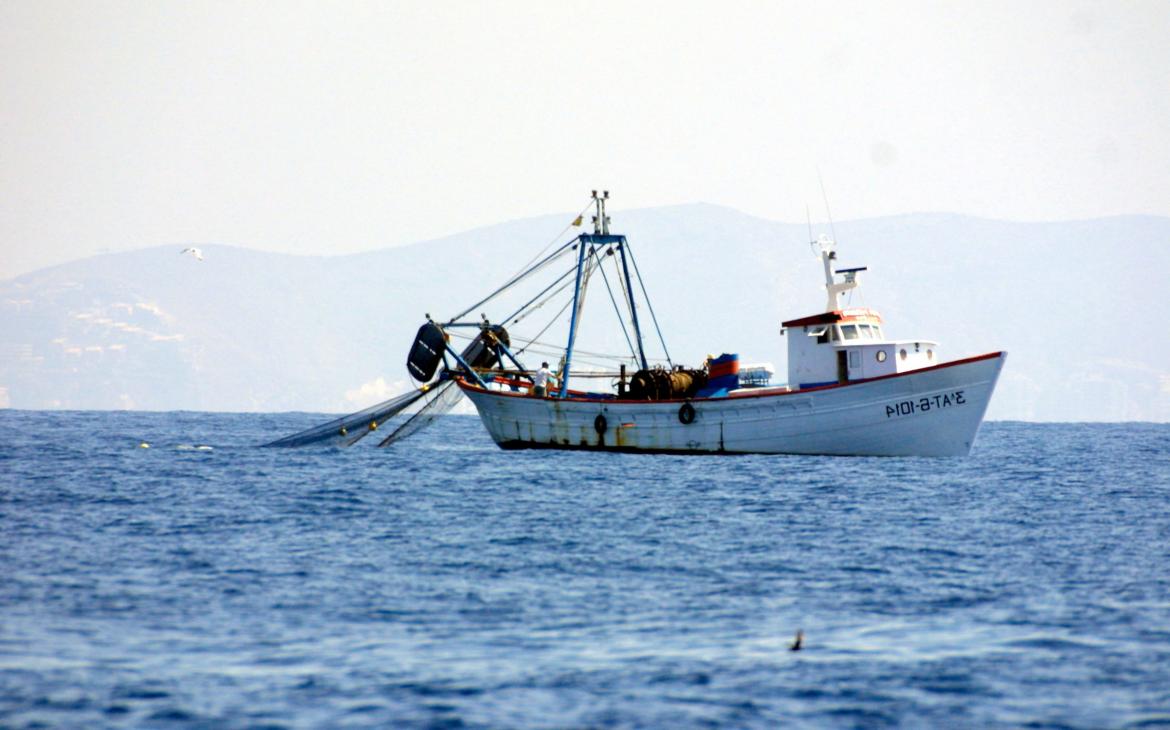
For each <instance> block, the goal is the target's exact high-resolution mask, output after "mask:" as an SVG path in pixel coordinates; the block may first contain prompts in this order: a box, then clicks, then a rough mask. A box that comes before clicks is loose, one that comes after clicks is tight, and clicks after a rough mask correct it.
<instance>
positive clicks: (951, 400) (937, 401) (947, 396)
mask: <svg viewBox="0 0 1170 730" xmlns="http://www.w3.org/2000/svg"><path fill="white" fill-rule="evenodd" d="M966 402H967V399H966V398H964V397H963V391H961V390H956V391H954V392H953V393H942V394H939V395H931V396H927V397H925V398H919V399H918V400H904V401H901V402H900V403H894V404H893V405H889V406H886V418H893V417H894V416H912V415H914V414H915V413H927V412H928V411H932V410H935V409H938V408H950V407H951V406H961V405H963V404H965V403H966Z"/></svg>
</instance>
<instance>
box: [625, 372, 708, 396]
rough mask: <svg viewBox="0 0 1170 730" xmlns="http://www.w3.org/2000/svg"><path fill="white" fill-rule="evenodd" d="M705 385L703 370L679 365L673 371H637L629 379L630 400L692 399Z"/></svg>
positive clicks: (705, 376)
mask: <svg viewBox="0 0 1170 730" xmlns="http://www.w3.org/2000/svg"><path fill="white" fill-rule="evenodd" d="M706 384H707V373H706V371H704V370H693V369H689V368H684V367H682V366H681V365H680V366H678V367H676V368H675V369H674V370H667V369H666V368H662V367H657V368H651V369H650V370H639V371H638V372H636V373H634V377H633V378H631V379H630V390H629V394H628V395H627V396H626V397H627V398H629V399H630V400H676V399H682V398H693V397H694V395H695V393H697V392H699V389H700V388H702V387H703V386H705V385H706Z"/></svg>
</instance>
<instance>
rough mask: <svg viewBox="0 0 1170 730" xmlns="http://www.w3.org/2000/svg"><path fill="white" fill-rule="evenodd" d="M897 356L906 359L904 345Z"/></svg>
mask: <svg viewBox="0 0 1170 730" xmlns="http://www.w3.org/2000/svg"><path fill="white" fill-rule="evenodd" d="M898 356H899V357H901V358H902V359H903V360H905V359H906V348H905V347H903V348H902V350H901V351H900V352H899V353H898Z"/></svg>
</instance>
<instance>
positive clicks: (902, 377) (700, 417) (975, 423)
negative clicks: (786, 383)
mask: <svg viewBox="0 0 1170 730" xmlns="http://www.w3.org/2000/svg"><path fill="white" fill-rule="evenodd" d="M1006 357H1007V353H1004V352H996V353H990V354H987V355H982V356H979V357H974V358H968V359H966V360H959V361H956V362H951V363H945V364H942V365H936V366H934V367H930V368H924V369H922V370H914V371H910V372H906V373H900V374H897V375H889V376H885V377H880V378H874V379H871V380H865V381H858V382H854V383H847V384H843V385H833V386H827V387H823V388H813V389H807V390H798V391H792V392H784V391H778V390H772V391H769V390H768V389H761V390H759V391H746V392H742V393H741V394H736V395H733V396H731V397H722V398H695V399H692V400H690V401H682V400H672V401H631V400H614V399H610V400H597V399H589V398H534V397H531V396H528V395H525V394H521V393H510V392H502V391H494V390H485V389H483V388H480V387H478V386H477V385H475V384H472V383H468V382H466V381H463V380H460V381H458V382H459V387H461V388H462V389H463V391H464V393H466V394H467V396H468V397H469V398H471V401H472V403H473V404H474V405H475V407H476V410H478V411H479V415H480V418H481V419H482V420H483V424H484V426H485V427H487V430H488V432H489V433H490V434H491V437H492V439H493V440H495V442H496V443H497V444H498V445H499V446H500V447H502V448H505V449H516V448H553V449H601V450H607V451H609V450H612V451H634V452H653V453H664V452H665V453H728V454H834V455H852V456H965V455H966V454H967V453H969V452H970V450H971V446H972V444H973V443H974V442H975V435H976V433H977V432H978V430H979V424H980V423H981V422H982V421H983V415H984V413H985V412H986V411H987V404H988V402H989V401H990V400H991V394H992V392H993V391H994V390H995V383H996V380H997V379H998V378H999V372H1000V369H1001V368H1002V367H1003V362H1004V359H1005V358H1006ZM688 403H689V404H690V407H691V408H693V416H694V417H693V420H692V421H691V422H689V423H684V422H683V421H684V420H685V419H686V417H687V416H689V415H690V412H689V411H686V412H684V411H685V409H686V404H688Z"/></svg>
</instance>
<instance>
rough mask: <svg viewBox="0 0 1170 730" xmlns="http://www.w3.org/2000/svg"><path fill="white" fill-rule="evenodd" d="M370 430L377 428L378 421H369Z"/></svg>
mask: <svg viewBox="0 0 1170 730" xmlns="http://www.w3.org/2000/svg"><path fill="white" fill-rule="evenodd" d="M370 430H371V431H377V430H378V422H377V421H370Z"/></svg>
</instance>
